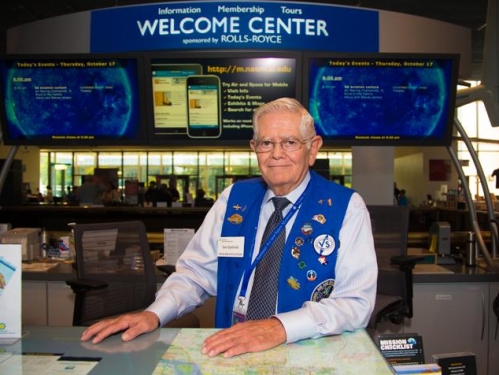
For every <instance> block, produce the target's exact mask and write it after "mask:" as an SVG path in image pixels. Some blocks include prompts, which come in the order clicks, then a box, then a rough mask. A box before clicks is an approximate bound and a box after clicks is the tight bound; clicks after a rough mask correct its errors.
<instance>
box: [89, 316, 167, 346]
mask: <svg viewBox="0 0 499 375" xmlns="http://www.w3.org/2000/svg"><path fill="white" fill-rule="evenodd" d="M158 326H159V318H158V316H157V315H156V314H154V313H152V312H150V311H143V312H140V313H137V314H126V315H122V316H120V317H117V318H113V319H106V320H103V321H101V322H98V323H95V324H93V325H91V326H90V327H89V328H88V329H87V330H86V331H85V332H83V334H82V335H81V341H87V340H90V339H91V338H93V340H92V343H93V344H97V343H99V342H101V341H102V340H104V339H105V338H106V337H108V336H110V335H112V334H114V333H116V332H120V331H125V332H123V334H122V335H121V339H122V340H123V341H125V342H126V341H130V340H133V339H134V338H135V337H137V336H139V335H141V334H143V333H147V332H151V331H154V330H155V329H156V328H158Z"/></svg>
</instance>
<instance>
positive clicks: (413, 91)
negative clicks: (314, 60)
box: [309, 67, 448, 138]
mask: <svg viewBox="0 0 499 375" xmlns="http://www.w3.org/2000/svg"><path fill="white" fill-rule="evenodd" d="M324 77H333V78H331V79H332V80H331V81H328V80H327V79H324ZM334 77H341V80H340V79H338V81H334ZM328 79H329V78H328ZM355 87H358V88H359V89H355ZM309 95H310V100H309V107H310V112H311V114H312V116H313V117H314V119H315V123H316V127H317V132H318V133H319V134H320V135H323V136H325V137H326V138H327V137H328V136H331V137H333V138H334V137H345V138H352V137H354V136H358V135H367V136H373V135H375V136H393V135H398V136H404V137H408V138H411V137H419V138H425V137H441V136H442V133H443V132H445V128H446V124H447V123H446V115H447V114H446V111H447V110H446V108H447V106H448V103H447V100H448V93H447V88H446V86H445V79H444V76H443V74H442V71H441V70H440V69H417V68H388V69H382V70H375V69H370V68H365V69H364V68H356V69H348V68H334V70H332V69H330V68H329V67H321V68H318V69H317V72H316V75H315V83H314V85H313V86H311V88H310V93H309Z"/></svg>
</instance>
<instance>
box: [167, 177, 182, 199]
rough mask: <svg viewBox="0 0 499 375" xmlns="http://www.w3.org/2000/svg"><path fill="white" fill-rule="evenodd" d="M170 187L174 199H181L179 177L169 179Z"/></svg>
mask: <svg viewBox="0 0 499 375" xmlns="http://www.w3.org/2000/svg"><path fill="white" fill-rule="evenodd" d="M168 189H169V190H170V194H171V196H172V199H173V201H174V202H178V201H179V200H180V193H179V191H178V190H177V179H176V178H173V177H172V178H170V180H168Z"/></svg>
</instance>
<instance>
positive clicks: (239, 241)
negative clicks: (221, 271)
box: [217, 237, 244, 258]
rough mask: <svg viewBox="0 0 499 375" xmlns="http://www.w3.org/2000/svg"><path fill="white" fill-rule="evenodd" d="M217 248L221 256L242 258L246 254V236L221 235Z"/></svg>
mask: <svg viewBox="0 0 499 375" xmlns="http://www.w3.org/2000/svg"><path fill="white" fill-rule="evenodd" d="M217 250H218V256H219V257H227V258H242V257H243V254H244V237H220V238H219V239H218V249H217Z"/></svg>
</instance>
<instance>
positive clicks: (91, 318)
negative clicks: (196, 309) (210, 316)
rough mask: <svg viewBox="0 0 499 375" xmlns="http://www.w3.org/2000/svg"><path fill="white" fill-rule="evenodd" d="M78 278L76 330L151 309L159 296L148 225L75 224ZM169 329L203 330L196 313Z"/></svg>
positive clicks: (75, 282)
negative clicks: (148, 236) (149, 307)
mask: <svg viewBox="0 0 499 375" xmlns="http://www.w3.org/2000/svg"><path fill="white" fill-rule="evenodd" d="M73 228H74V239H75V252H76V271H77V279H75V280H68V281H67V282H66V283H67V284H68V285H69V286H71V289H72V290H73V292H74V293H75V305H74V313H73V325H74V326H86V325H91V324H92V323H95V322H97V321H99V320H101V319H104V318H108V317H112V316H117V315H120V314H124V313H127V312H134V311H140V310H143V309H145V308H146V307H148V306H149V305H150V304H151V303H152V302H153V301H154V298H155V294H156V287H157V283H156V275H155V268H154V265H153V261H152V258H151V253H150V249H149V243H148V240H147V233H146V229H145V226H144V224H143V223H142V222H140V221H123V222H111V223H95V224H76V225H74V227H73ZM170 326H171V327H199V320H198V319H197V317H196V316H194V315H193V314H187V316H186V317H184V318H181V319H179V320H178V321H175V322H173V323H172V324H171V325H170Z"/></svg>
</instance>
